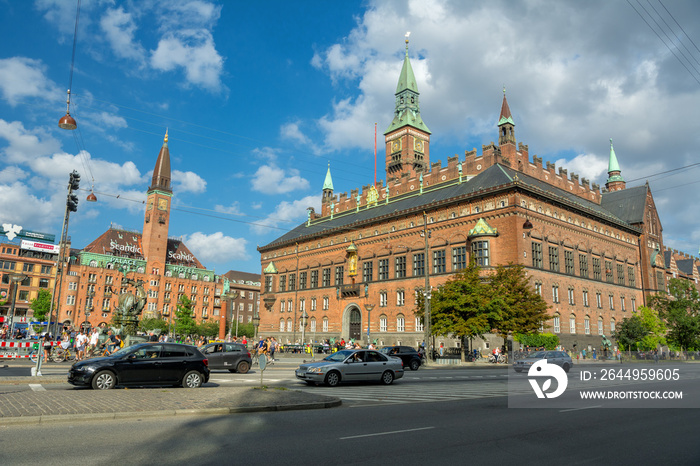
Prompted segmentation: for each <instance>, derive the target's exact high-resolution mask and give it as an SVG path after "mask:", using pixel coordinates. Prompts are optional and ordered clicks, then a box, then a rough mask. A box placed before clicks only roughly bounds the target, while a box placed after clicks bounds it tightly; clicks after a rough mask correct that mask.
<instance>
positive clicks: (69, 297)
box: [66, 295, 75, 306]
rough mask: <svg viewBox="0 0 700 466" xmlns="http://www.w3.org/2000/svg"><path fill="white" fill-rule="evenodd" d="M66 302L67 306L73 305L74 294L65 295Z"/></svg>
mask: <svg viewBox="0 0 700 466" xmlns="http://www.w3.org/2000/svg"><path fill="white" fill-rule="evenodd" d="M66 304H67V305H68V306H72V305H74V304H75V296H73V295H71V296H66Z"/></svg>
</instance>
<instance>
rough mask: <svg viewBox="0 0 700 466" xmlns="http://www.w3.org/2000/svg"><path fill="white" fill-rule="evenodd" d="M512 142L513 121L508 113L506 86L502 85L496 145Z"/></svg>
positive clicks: (513, 136) (513, 138)
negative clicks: (501, 101)
mask: <svg viewBox="0 0 700 466" xmlns="http://www.w3.org/2000/svg"><path fill="white" fill-rule="evenodd" d="M505 144H513V145H514V146H515V123H514V122H513V115H512V114H511V113H510V107H509V106H508V99H506V86H503V103H502V104H501V115H500V116H499V117H498V145H500V146H503V145H505Z"/></svg>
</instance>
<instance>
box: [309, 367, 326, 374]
mask: <svg viewBox="0 0 700 466" xmlns="http://www.w3.org/2000/svg"><path fill="white" fill-rule="evenodd" d="M306 372H313V373H316V374H320V373H321V372H323V368H322V367H309V368H308V369H307V370H306Z"/></svg>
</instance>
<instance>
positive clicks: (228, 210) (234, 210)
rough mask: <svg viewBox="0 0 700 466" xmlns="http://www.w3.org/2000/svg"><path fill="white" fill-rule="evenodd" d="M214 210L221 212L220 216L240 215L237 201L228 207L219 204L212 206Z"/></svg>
mask: <svg viewBox="0 0 700 466" xmlns="http://www.w3.org/2000/svg"><path fill="white" fill-rule="evenodd" d="M214 210H215V211H217V212H221V213H222V214H230V215H240V213H241V206H240V203H239V202H238V201H236V202H233V203H232V204H231V205H229V206H223V205H220V204H217V205H215V206H214Z"/></svg>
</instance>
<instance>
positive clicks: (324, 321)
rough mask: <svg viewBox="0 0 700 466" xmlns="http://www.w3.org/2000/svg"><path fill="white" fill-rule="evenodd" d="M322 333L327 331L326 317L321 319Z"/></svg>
mask: <svg viewBox="0 0 700 466" xmlns="http://www.w3.org/2000/svg"><path fill="white" fill-rule="evenodd" d="M323 331H324V332H327V331H328V317H324V318H323Z"/></svg>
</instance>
